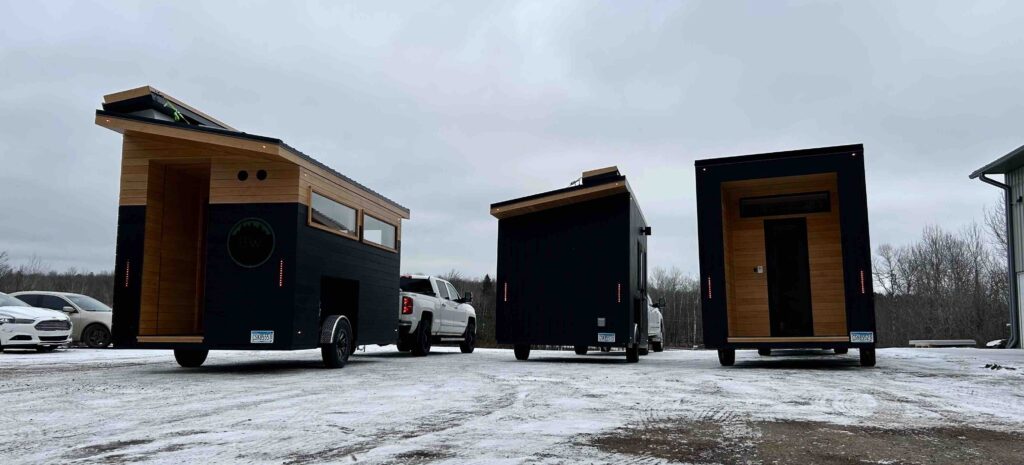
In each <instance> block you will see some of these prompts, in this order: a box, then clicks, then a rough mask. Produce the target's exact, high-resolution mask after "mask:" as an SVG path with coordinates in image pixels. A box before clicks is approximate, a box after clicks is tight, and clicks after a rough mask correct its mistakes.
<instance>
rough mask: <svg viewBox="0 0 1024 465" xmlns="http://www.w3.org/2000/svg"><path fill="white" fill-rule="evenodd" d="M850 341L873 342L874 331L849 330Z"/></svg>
mask: <svg viewBox="0 0 1024 465" xmlns="http://www.w3.org/2000/svg"><path fill="white" fill-rule="evenodd" d="M850 342H859V343H868V344H871V343H874V342H875V333H873V332H871V331H851V332H850Z"/></svg>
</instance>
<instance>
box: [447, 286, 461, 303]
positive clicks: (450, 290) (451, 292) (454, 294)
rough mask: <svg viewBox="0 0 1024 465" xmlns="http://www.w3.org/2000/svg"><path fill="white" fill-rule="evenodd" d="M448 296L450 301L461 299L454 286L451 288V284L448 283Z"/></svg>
mask: <svg viewBox="0 0 1024 465" xmlns="http://www.w3.org/2000/svg"><path fill="white" fill-rule="evenodd" d="M448 295H449V296H451V299H452V300H455V299H458V298H459V297H461V295H459V291H457V290H455V286H452V283H448Z"/></svg>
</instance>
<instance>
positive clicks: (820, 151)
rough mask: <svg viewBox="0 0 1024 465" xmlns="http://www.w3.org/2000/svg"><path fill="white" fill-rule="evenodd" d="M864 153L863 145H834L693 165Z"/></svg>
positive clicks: (701, 163)
mask: <svg viewBox="0 0 1024 465" xmlns="http://www.w3.org/2000/svg"><path fill="white" fill-rule="evenodd" d="M844 152H850V153H864V145H863V144H850V145H836V146H833V147H818V148H813V149H801V150H787V151H783V152H771V153H758V154H754V155H741V156H734V157H719V158H708V159H704V160H697V161H695V162H694V163H693V164H694V166H696V167H697V168H700V167H702V166H711V165H725V164H733V163H746V162H752V161H762V160H774V159H778V158H796V157H812V156H816V155H828V154H833V153H844Z"/></svg>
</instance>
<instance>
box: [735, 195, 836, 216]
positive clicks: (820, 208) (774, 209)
mask: <svg viewBox="0 0 1024 465" xmlns="http://www.w3.org/2000/svg"><path fill="white" fill-rule="evenodd" d="M831 210H832V203H831V201H830V199H829V193H828V191H823V192H804V193H801V194H786V195H770V196H766V197H746V198H742V199H740V217H741V218H750V217H757V216H776V215H799V214H803V213H821V212H827V211H831Z"/></svg>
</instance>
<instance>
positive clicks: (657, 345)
mask: <svg viewBox="0 0 1024 465" xmlns="http://www.w3.org/2000/svg"><path fill="white" fill-rule="evenodd" d="M651 350H653V351H655V352H663V351H664V350H665V346H664V345H662V343H661V341H658V342H652V343H651Z"/></svg>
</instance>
